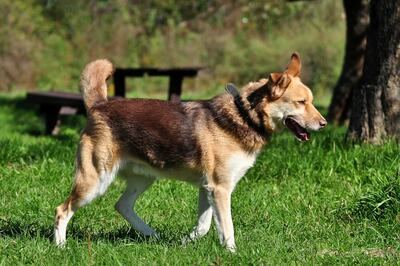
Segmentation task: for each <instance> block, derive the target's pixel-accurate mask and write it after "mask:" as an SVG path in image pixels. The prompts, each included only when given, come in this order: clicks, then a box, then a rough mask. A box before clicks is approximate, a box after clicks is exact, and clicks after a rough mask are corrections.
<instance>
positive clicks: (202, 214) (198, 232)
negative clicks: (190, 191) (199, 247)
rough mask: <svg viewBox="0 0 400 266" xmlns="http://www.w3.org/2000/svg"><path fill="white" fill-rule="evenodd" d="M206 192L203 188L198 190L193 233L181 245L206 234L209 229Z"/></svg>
mask: <svg viewBox="0 0 400 266" xmlns="http://www.w3.org/2000/svg"><path fill="white" fill-rule="evenodd" d="M207 194H208V192H207V190H206V189H205V188H203V187H201V188H200V189H199V205H198V220H197V225H196V226H195V227H194V228H193V231H192V232H191V233H190V234H189V236H187V237H186V238H185V239H184V240H183V244H185V243H187V242H190V241H193V240H196V239H198V238H200V237H202V236H204V235H206V234H207V233H208V231H209V230H210V227H211V221H212V213H213V210H212V208H211V205H210V202H209V200H208V195H207Z"/></svg>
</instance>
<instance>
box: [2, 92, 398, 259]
mask: <svg viewBox="0 0 400 266" xmlns="http://www.w3.org/2000/svg"><path fill="white" fill-rule="evenodd" d="M64 122H65V123H64V126H63V127H62V129H61V134H60V135H59V136H58V137H43V136H34V134H35V133H37V132H39V131H40V130H42V129H43V125H42V122H41V120H40V119H39V118H38V117H37V115H36V114H35V112H34V109H33V108H32V107H31V106H27V105H25V104H24V103H23V102H22V101H21V99H20V98H18V97H17V98H16V97H6V96H1V97H0V124H1V127H0V130H1V131H0V184H1V186H0V195H1V197H0V264H1V265H15V264H45V265H46V264H50V265H52V264H68V265H82V264H84V265H87V264H112V265H115V264H133V265H142V264H145V265H148V264H150V265H158V264H170V265H193V264H202V265H204V264H213V265H220V264H223V265H235V264H245V265H248V264H271V265H276V264H278V265H280V264H297V263H298V264H325V265H330V264H340V265H341V264H398V261H399V259H400V183H399V179H400V178H399V175H400V148H399V146H398V144H395V143H386V144H384V145H381V146H372V145H361V146H359V145H348V144H345V143H343V141H342V140H343V137H344V134H345V129H344V128H333V127H328V128H327V129H326V130H324V131H323V132H320V133H315V134H313V135H312V140H311V141H309V142H307V143H299V142H297V141H296V140H294V137H293V136H292V135H291V134H289V133H287V132H285V133H283V134H279V135H276V136H274V137H273V139H272V141H271V143H270V144H269V145H267V147H266V149H265V150H264V152H263V153H262V154H261V156H260V157H259V159H258V160H257V163H256V165H255V167H254V168H252V169H251V170H250V171H249V172H248V173H247V174H246V176H245V177H244V178H243V179H242V181H241V182H239V184H238V186H237V188H236V191H235V192H234V194H233V219H234V224H235V232H236V240H237V246H238V250H237V253H236V254H230V253H228V252H226V251H225V250H224V249H223V248H221V247H220V245H219V243H218V237H217V234H216V232H215V227H214V226H213V228H212V230H211V231H210V233H209V234H208V235H207V236H205V237H204V238H202V239H200V240H199V241H197V242H195V243H192V244H189V245H187V246H181V244H180V239H181V238H182V237H183V236H184V235H185V234H187V233H189V232H190V230H191V228H192V226H193V225H194V224H195V221H196V205H197V203H196V200H197V199H196V198H197V190H196V189H195V188H194V187H192V186H190V185H187V184H185V183H181V182H177V181H168V180H162V181H159V182H157V183H156V184H155V185H154V186H153V187H152V188H151V189H150V190H149V191H147V192H146V193H145V194H144V196H143V197H142V198H140V199H139V201H138V203H137V211H138V213H139V214H140V215H141V216H142V217H143V218H144V220H145V221H147V222H148V223H150V225H151V226H153V227H154V228H155V229H157V230H158V231H159V232H160V233H161V236H162V237H161V240H160V241H158V242H157V241H154V240H151V239H150V240H148V239H142V238H141V237H140V236H139V235H137V234H136V233H135V232H134V231H133V230H132V229H130V227H129V226H128V224H127V223H126V222H125V221H124V220H123V218H122V217H120V216H119V215H118V214H117V212H116V211H115V210H114V203H115V202H116V200H117V199H118V197H119V195H120V194H121V192H122V191H123V189H124V184H123V182H122V181H120V180H117V181H116V182H115V183H114V184H113V185H111V187H110V188H109V190H108V192H107V193H106V195H105V196H104V197H102V198H101V199H98V200H96V201H95V202H94V203H92V204H90V205H89V206H87V207H85V208H83V209H81V210H79V212H78V213H77V214H76V215H75V216H74V218H73V219H72V221H71V223H70V224H69V227H68V234H67V235H68V244H67V248H65V249H58V248H56V247H55V246H54V244H53V242H52V239H53V235H52V234H53V232H52V230H53V228H52V227H53V219H54V217H53V215H54V208H55V207H56V206H57V205H58V204H60V203H61V202H62V201H63V200H64V199H65V198H66V196H67V194H68V192H69V189H70V187H71V184H72V175H73V167H74V165H73V161H74V154H75V149H76V145H77V141H78V138H79V128H81V127H82V126H83V123H84V118H83V117H74V118H68V119H66V120H65V121H64Z"/></svg>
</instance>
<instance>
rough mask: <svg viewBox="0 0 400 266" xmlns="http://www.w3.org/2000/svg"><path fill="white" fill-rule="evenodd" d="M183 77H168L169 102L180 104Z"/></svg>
mask: <svg viewBox="0 0 400 266" xmlns="http://www.w3.org/2000/svg"><path fill="white" fill-rule="evenodd" d="M182 82H183V76H175V75H174V76H170V78H169V88H168V100H169V101H171V102H180V101H181V93H182Z"/></svg>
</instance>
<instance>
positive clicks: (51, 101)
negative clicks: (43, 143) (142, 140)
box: [26, 67, 201, 135]
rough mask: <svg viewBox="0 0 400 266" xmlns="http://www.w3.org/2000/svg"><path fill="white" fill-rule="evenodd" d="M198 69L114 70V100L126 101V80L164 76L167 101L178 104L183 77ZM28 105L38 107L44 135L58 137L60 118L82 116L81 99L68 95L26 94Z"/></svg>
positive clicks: (191, 74)
mask: <svg viewBox="0 0 400 266" xmlns="http://www.w3.org/2000/svg"><path fill="white" fill-rule="evenodd" d="M199 70H201V68H199V67H197V68H194V67H193V68H116V70H115V72H114V74H113V80H114V88H115V96H116V97H125V95H126V85H125V78H126V77H143V76H145V75H149V76H167V77H169V87H168V100H170V101H175V102H176V101H178V102H179V101H180V99H181V98H180V97H181V92H182V83H183V79H184V78H185V77H195V76H196V75H197V73H198V71H199ZM26 99H27V101H29V102H31V103H35V104H39V106H40V109H39V111H40V113H42V114H43V115H44V118H45V126H46V128H45V134H53V135H55V134H57V133H58V127H57V125H58V124H59V123H60V120H59V115H72V114H78V113H81V114H85V113H86V112H85V107H84V104H83V99H82V96H81V95H80V94H78V93H68V92H58V91H51V92H28V93H27V97H26Z"/></svg>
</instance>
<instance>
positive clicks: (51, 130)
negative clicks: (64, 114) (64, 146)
mask: <svg viewBox="0 0 400 266" xmlns="http://www.w3.org/2000/svg"><path fill="white" fill-rule="evenodd" d="M60 109H61V106H57V105H42V106H41V107H40V111H41V112H43V113H44V118H45V122H46V128H45V134H46V135H57V133H58V132H57V131H58V129H57V125H58V124H59V120H58V114H59V112H60Z"/></svg>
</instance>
